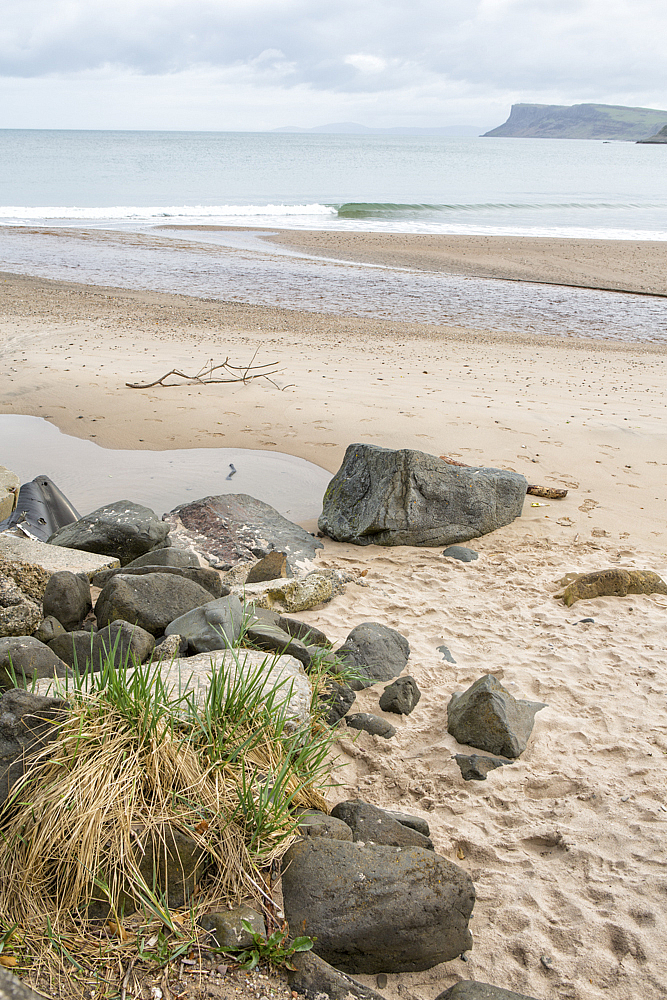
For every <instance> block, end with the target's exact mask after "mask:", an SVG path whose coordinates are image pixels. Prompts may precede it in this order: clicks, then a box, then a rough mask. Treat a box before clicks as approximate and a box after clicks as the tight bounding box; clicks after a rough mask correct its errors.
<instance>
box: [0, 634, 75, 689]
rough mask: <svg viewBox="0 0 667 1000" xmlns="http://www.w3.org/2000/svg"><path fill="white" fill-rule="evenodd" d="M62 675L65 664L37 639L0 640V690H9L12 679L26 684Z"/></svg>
mask: <svg viewBox="0 0 667 1000" xmlns="http://www.w3.org/2000/svg"><path fill="white" fill-rule="evenodd" d="M66 675H67V666H66V664H65V663H64V662H63V660H62V659H61V658H60V657H59V656H58V655H57V654H56V653H55V652H54V651H53V650H51V649H49V647H48V646H46V645H45V644H44V643H43V642H40V641H39V639H35V638H33V636H31V635H19V636H12V637H9V638H5V639H0V688H13V687H14V678H16V680H17V681H18V682H19V683H21V682H23V681H26V682H27V683H28V684H30V682H31V681H32V680H33V679H35V680H37V679H38V678H40V677H65V676H66Z"/></svg>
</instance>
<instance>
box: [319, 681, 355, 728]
mask: <svg viewBox="0 0 667 1000" xmlns="http://www.w3.org/2000/svg"><path fill="white" fill-rule="evenodd" d="M355 697H356V695H355V693H354V691H353V690H352V688H351V687H349V685H347V684H337V683H336V681H329V683H328V684H327V686H326V688H325V689H324V691H323V692H322V694H321V695H320V705H321V706H322V708H323V709H324V710H325V711H326V716H325V719H326V721H327V725H329V726H335V725H336V723H337V722H340V720H341V719H342V718H343V716H344V715H346V714H347V713H348V712H349V711H350V709H351V708H352V705H353V704H354V699H355Z"/></svg>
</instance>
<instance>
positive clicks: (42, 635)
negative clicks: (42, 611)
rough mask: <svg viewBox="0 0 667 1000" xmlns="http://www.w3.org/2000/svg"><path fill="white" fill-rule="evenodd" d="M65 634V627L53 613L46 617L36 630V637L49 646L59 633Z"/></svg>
mask: <svg viewBox="0 0 667 1000" xmlns="http://www.w3.org/2000/svg"><path fill="white" fill-rule="evenodd" d="M64 634H65V629H64V628H63V627H62V625H61V624H60V622H59V621H58V619H57V618H54V617H53V615H49V616H48V618H45V619H44V621H42V622H40V624H39V628H38V629H37V631H36V632H34V637H35V639H39V641H40V642H43V643H44V644H45V645H46V646H48V644H49V643H50V642H51V640H52V639H55V637H56V636H57V635H64Z"/></svg>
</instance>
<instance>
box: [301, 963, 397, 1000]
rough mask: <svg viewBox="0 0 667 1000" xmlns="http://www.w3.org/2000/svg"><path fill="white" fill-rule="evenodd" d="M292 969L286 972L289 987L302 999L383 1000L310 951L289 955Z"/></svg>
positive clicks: (377, 994) (378, 994)
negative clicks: (302, 997)
mask: <svg viewBox="0 0 667 1000" xmlns="http://www.w3.org/2000/svg"><path fill="white" fill-rule="evenodd" d="M290 961H291V963H292V965H293V966H294V969H293V970H292V971H290V972H288V973H287V980H288V982H289V985H290V988H291V989H292V990H293V991H294V992H295V993H299V994H300V995H301V996H304V997H306V1000H322V998H323V997H328V998H329V1000H384V998H383V997H382V996H381V994H380V993H376V992H375V990H372V989H370V988H369V987H368V986H362V985H361V983H358V982H356V980H354V979H351V978H350V977H349V976H346V975H345V973H344V972H339V971H338V970H337V969H334V968H333V967H332V966H331V965H329V963H328V962H325V961H324V959H322V958H320V957H319V955H315V954H314V953H313V952H312V951H302V952H298V953H297V954H296V955H293V956H292V958H291V959H290Z"/></svg>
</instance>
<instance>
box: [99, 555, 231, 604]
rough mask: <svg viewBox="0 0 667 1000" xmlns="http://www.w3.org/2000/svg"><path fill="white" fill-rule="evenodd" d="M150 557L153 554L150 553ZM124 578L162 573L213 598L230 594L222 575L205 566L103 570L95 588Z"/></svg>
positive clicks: (125, 567) (124, 567)
mask: <svg viewBox="0 0 667 1000" xmlns="http://www.w3.org/2000/svg"><path fill="white" fill-rule="evenodd" d="M158 551H159V552H169V551H170V550H169V549H158ZM148 555H149V556H150V555H151V553H150V552H149V553H148ZM121 573H122V575H123V576H150V574H151V573H162V574H163V575H166V576H180V577H181V579H183V580H190V581H191V582H192V583H198V584H199V586H200V587H203V588H204V590H208V592H209V594H210V595H211V597H222V596H223V594H228V593H229V587H226V586H225V585H224V584H223V582H222V579H221V577H220V574H219V573H218V572H217V571H216V570H214V569H205V568H204V567H203V566H161V565H159V564H158V565H156V566H150V565H146V566H122V567H121V568H120V569H103V570H102V571H101V572H99V573H96V574H95V576H94V577H93V587H100V588H101V589H103V588H104V587H106V585H107V583H108V582H109V580H111V579H112V578H113V577H114V576H118V575H119V574H121Z"/></svg>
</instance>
